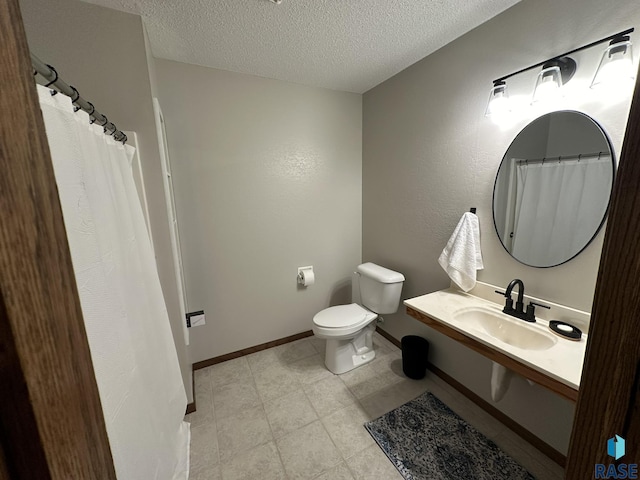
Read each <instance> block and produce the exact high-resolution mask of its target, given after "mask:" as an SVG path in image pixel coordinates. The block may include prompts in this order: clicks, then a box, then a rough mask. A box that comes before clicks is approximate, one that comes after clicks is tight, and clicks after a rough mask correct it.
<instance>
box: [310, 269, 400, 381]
mask: <svg viewBox="0 0 640 480" xmlns="http://www.w3.org/2000/svg"><path fill="white" fill-rule="evenodd" d="M356 270H357V271H356V272H355V276H354V280H353V281H354V284H353V293H354V298H353V300H356V297H357V294H358V293H359V295H360V299H361V303H362V306H361V305H359V304H357V303H351V304H349V305H338V306H337V307H329V308H325V309H324V310H322V311H321V312H318V313H317V314H316V315H315V316H314V317H313V333H314V334H315V336H316V337H318V338H323V339H326V341H327V347H326V352H325V359H324V363H325V365H326V366H327V368H328V369H329V370H331V371H332V372H333V373H335V374H340V373H345V372H348V371H349V370H353V369H354V368H356V367H359V366H360V365H364V364H365V363H369V362H370V361H371V360H373V359H374V358H375V356H376V353H375V352H374V350H373V338H372V337H373V332H374V331H375V329H376V324H375V320H376V319H377V318H378V315H379V314H384V313H395V312H396V311H397V310H398V305H399V303H400V293H401V292H402V283H403V282H404V275H402V274H401V273H398V272H394V271H393V270H389V269H388V268H384V267H381V266H380V265H376V264H375V263H363V264H362V265H359V266H358V268H357V269H356ZM356 301H357V300H356Z"/></svg>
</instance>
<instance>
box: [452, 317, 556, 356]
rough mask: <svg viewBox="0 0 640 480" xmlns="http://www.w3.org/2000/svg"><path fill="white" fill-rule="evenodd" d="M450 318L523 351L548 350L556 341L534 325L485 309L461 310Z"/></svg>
mask: <svg viewBox="0 0 640 480" xmlns="http://www.w3.org/2000/svg"><path fill="white" fill-rule="evenodd" d="M452 316H453V318H454V320H456V321H458V322H461V323H463V324H465V325H466V326H467V327H468V328H470V329H474V330H476V331H477V332H479V333H485V334H487V335H489V336H491V337H493V338H495V339H496V340H499V341H501V342H504V343H506V344H508V345H511V346H513V347H516V348H521V349H523V350H548V349H549V348H551V347H553V346H554V345H555V344H556V343H557V341H558V338H557V337H556V336H555V335H553V334H551V333H548V332H546V331H545V330H542V329H541V328H540V327H539V326H537V325H535V324H530V323H527V322H525V321H524V320H520V319H518V318H514V317H510V316H509V315H506V314H504V313H501V312H497V311H495V310H492V309H491V308H487V307H481V306H477V307H468V308H461V309H459V310H456V311H455V312H453V315H452Z"/></svg>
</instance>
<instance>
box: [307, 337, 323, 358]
mask: <svg viewBox="0 0 640 480" xmlns="http://www.w3.org/2000/svg"><path fill="white" fill-rule="evenodd" d="M309 341H310V342H311V345H313V348H315V349H316V352H318V353H319V354H320V355H323V356H324V352H325V350H326V346H327V341H326V340H325V339H324V338H318V337H309Z"/></svg>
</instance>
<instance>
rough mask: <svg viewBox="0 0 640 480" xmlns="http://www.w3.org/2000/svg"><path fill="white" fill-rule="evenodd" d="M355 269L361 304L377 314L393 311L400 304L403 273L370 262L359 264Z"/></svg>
mask: <svg viewBox="0 0 640 480" xmlns="http://www.w3.org/2000/svg"><path fill="white" fill-rule="evenodd" d="M357 271H358V273H359V274H360V281H359V284H360V298H361V301H362V305H363V306H364V307H367V308H368V309H369V310H371V311H372V312H375V313H378V314H383V313H395V312H396V311H397V310H398V305H399V304H400V293H401V292H402V283H403V282H404V275H402V274H401V273H398V272H394V271H393V270H389V269H388V268H384V267H381V266H380V265H376V264H375V263H371V262H369V263H363V264H362V265H359V266H358V268H357Z"/></svg>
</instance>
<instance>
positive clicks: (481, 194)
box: [363, 0, 640, 452]
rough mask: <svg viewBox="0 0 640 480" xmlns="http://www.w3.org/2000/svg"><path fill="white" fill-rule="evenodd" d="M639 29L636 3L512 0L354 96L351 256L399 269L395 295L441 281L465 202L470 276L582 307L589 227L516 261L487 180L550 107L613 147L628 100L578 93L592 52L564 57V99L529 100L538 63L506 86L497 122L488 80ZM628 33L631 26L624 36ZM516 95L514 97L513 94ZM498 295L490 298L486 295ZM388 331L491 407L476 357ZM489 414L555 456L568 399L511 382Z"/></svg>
mask: <svg viewBox="0 0 640 480" xmlns="http://www.w3.org/2000/svg"><path fill="white" fill-rule="evenodd" d="M639 24H640V9H638V8H637V2H636V1H635V0H624V1H620V2H616V5H615V8H611V5H610V4H607V3H606V2H601V1H600V0H565V1H563V2H557V1H554V0H535V1H534V0H524V1H523V2H521V3H519V4H517V5H515V6H514V7H512V8H511V9H509V10H507V11H506V12H504V13H502V14H501V15H499V16H497V17H495V18H494V19H492V20H490V21H489V22H487V23H485V24H483V25H481V26H480V27H478V28H476V29H475V30H473V31H471V32H469V33H468V34H466V35H464V36H463V37H461V38H459V39H458V40H456V41H454V42H452V43H451V44H449V45H447V46H446V47H444V48H443V49H441V50H439V51H438V52H436V53H434V54H432V55H430V56H429V57H427V58H425V59H423V60H422V61H420V62H418V63H417V64H415V65H413V66H411V67H410V68H408V69H406V70H405V71H403V72H401V73H400V74H398V75H396V76H395V77H393V78H391V79H389V80H388V81H386V82H384V83H383V84H381V85H379V86H378V87H376V88H374V89H372V90H370V91H369V92H367V93H366V94H365V95H364V99H363V118H364V121H363V261H374V262H379V263H381V264H383V265H385V266H387V267H389V268H393V269H394V270H398V271H400V272H403V273H404V274H405V276H406V278H407V281H406V284H405V288H404V292H403V295H404V297H405V298H408V297H413V296H417V295H421V294H425V293H428V292H432V291H435V290H439V289H443V288H446V287H448V286H449V279H448V277H447V276H446V274H445V273H444V271H443V270H442V269H441V268H440V267H439V265H438V264H437V258H438V255H439V254H440V252H441V250H442V248H443V247H444V245H445V244H446V241H447V239H448V237H449V235H450V234H451V232H452V231H453V229H454V227H455V225H456V223H457V222H458V220H459V218H460V216H461V215H462V213H463V212H465V211H468V210H469V208H470V207H477V208H478V216H479V218H480V227H481V237H482V249H483V254H484V263H485V267H486V268H485V270H484V271H482V272H480V275H479V279H480V280H482V281H485V282H489V283H493V284H496V285H500V286H506V285H507V283H508V282H509V281H510V280H511V279H513V278H521V279H522V280H523V281H524V283H525V286H526V291H527V293H528V294H530V295H534V296H537V297H540V298H546V299H548V300H550V301H554V302H558V303H561V304H565V305H569V306H572V307H575V308H579V309H583V310H590V309H591V303H592V297H593V291H594V287H595V281H596V274H597V270H598V262H599V257H600V251H601V246H602V239H603V234H602V232H601V233H600V234H599V236H598V237H597V239H596V241H594V242H593V243H592V244H591V245H590V246H589V247H588V248H587V249H586V250H585V251H584V252H582V253H581V254H580V256H579V257H577V258H576V259H574V260H572V261H571V262H569V263H567V264H565V265H562V266H559V267H554V268H551V269H536V268H532V267H527V266H524V265H522V264H520V263H518V262H517V261H516V260H514V259H512V258H511V257H510V256H509V255H508V254H507V253H506V252H505V251H504V249H503V248H502V246H501V245H500V242H499V240H498V238H497V236H496V234H495V230H494V227H493V222H492V211H491V199H492V190H493V182H494V178H495V174H496V172H497V170H498V166H499V164H500V161H501V159H502V155H503V154H504V152H505V151H506V149H507V148H508V146H509V144H510V142H511V141H512V140H513V138H514V137H515V136H516V134H517V133H518V132H519V131H520V130H521V129H522V128H523V127H524V126H525V125H526V124H527V123H528V122H529V121H531V120H532V119H533V118H535V117H537V116H539V115H541V114H542V113H545V112H546V111H549V110H551V109H561V108H566V109H573V110H580V111H583V112H585V113H587V114H589V115H591V116H592V117H594V118H596V119H597V120H598V121H599V122H600V123H601V125H602V126H603V127H604V129H605V130H606V131H607V132H608V134H609V136H610V137H611V140H612V142H613V145H614V148H615V152H616V154H619V153H620V147H621V143H622V137H623V133H624V128H625V124H626V118H627V113H628V107H629V100H630V96H629V95H626V96H625V97H624V98H623V99H622V100H619V101H613V100H612V99H610V98H605V97H603V96H600V95H599V94H596V93H595V92H594V91H591V90H589V89H588V88H587V87H588V85H589V82H590V80H591V77H592V75H593V74H594V73H595V69H596V67H597V63H598V61H599V58H600V55H601V54H602V51H603V49H604V45H603V46H602V47H597V48H594V49H591V50H588V51H585V52H581V53H579V54H576V55H575V57H574V58H575V60H576V61H577V62H578V71H577V73H576V75H575V77H574V79H573V80H571V82H570V83H569V84H568V85H567V87H571V88H569V90H570V94H569V95H568V97H566V98H565V100H564V102H561V103H559V104H556V105H553V106H551V107H547V110H545V109H544V108H532V107H529V106H528V103H529V100H528V99H529V98H530V95H531V93H532V89H533V85H534V83H535V76H536V74H537V71H532V72H528V73H525V74H522V75H519V76H517V77H515V78H514V79H513V80H509V81H508V84H509V89H510V95H511V97H512V98H513V99H514V100H516V102H520V104H521V107H522V108H519V109H517V110H516V111H515V112H514V113H513V114H512V115H511V117H510V118H509V119H507V120H504V119H503V121H501V122H495V121H494V120H492V119H489V118H486V117H484V110H485V106H486V101H487V98H488V94H489V90H490V88H491V86H492V80H493V79H495V78H497V77H500V76H502V75H506V74H508V73H510V72H513V71H516V70H519V69H521V68H523V67H526V66H528V65H531V64H534V63H537V62H539V61H542V60H544V59H546V58H550V57H552V56H554V55H557V54H559V53H562V52H564V51H568V50H571V49H573V48H576V47H579V46H581V45H584V44H586V43H589V42H591V41H593V40H596V39H598V38H600V37H604V36H607V35H610V34H612V33H616V32H618V31H620V30H623V29H626V28H628V27H630V26H634V25H635V26H638V25H639ZM636 35H637V34H636ZM514 97H515V98H514ZM496 300H497V301H499V300H500V299H498V298H496ZM386 320H387V323H386V325H385V328H386V329H387V330H388V331H389V332H390V333H391V334H393V335H394V336H395V337H396V338H400V337H402V336H403V335H406V334H420V335H422V336H424V337H427V338H428V339H429V340H430V341H431V346H432V348H431V352H430V356H431V361H432V362H433V363H435V364H436V365H437V366H438V367H440V368H441V369H443V370H444V371H445V372H447V373H449V374H450V375H452V376H453V377H455V378H456V379H457V380H459V381H460V382H462V383H463V384H465V385H466V386H467V387H469V388H471V389H472V390H473V391H475V392H476V393H478V394H479V395H480V396H482V397H483V398H485V399H487V400H489V401H490V389H489V379H490V365H491V363H490V362H489V361H488V360H487V359H485V358H484V357H482V356H480V355H478V354H476V353H474V352H471V351H470V350H468V349H466V348H464V347H462V346H461V345H459V344H457V343H456V342H454V341H452V340H450V339H448V338H446V337H444V336H442V335H440V334H437V333H436V332H434V331H433V330H432V329H429V328H427V327H426V326H424V325H422V324H420V323H419V322H418V321H416V320H413V319H412V318H411V317H408V316H407V315H406V314H405V313H402V312H400V313H398V314H396V315H393V316H390V317H388V318H386ZM496 407H497V408H500V409H501V410H503V411H504V412H505V413H506V414H507V415H509V416H510V417H512V418H513V419H514V420H516V421H518V422H519V423H521V424H522V425H523V426H524V427H525V428H527V429H529V430H530V431H532V432H533V433H535V434H536V435H538V436H539V437H541V438H542V439H543V440H544V441H546V442H547V443H549V444H551V445H552V446H554V447H555V448H556V449H558V450H560V451H562V452H565V451H566V450H567V446H568V441H569V435H570V431H571V424H572V417H573V411H574V405H573V404H572V403H571V402H568V401H566V400H563V399H561V398H560V397H558V396H556V395H554V394H552V393H550V392H548V391H547V390H545V389H542V388H541V387H537V386H534V387H529V386H528V385H527V384H526V383H525V382H524V381H516V382H514V384H512V387H511V390H510V391H509V392H508V393H507V395H506V397H505V398H504V399H503V400H502V401H501V402H500V403H498V404H496Z"/></svg>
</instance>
